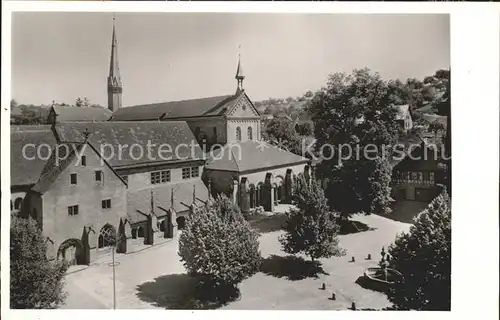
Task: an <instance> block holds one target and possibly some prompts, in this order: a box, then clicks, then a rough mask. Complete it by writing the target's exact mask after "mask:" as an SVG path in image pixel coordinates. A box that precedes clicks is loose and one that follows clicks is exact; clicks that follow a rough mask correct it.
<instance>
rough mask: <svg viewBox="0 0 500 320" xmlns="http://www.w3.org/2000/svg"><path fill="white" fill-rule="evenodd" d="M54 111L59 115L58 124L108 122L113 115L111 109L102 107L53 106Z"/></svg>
mask: <svg viewBox="0 0 500 320" xmlns="http://www.w3.org/2000/svg"><path fill="white" fill-rule="evenodd" d="M52 110H54V112H55V113H56V115H57V118H56V121H57V122H76V121H86V122H92V121H107V120H109V118H111V116H112V114H113V113H112V112H111V111H110V110H109V109H105V108H101V107H66V106H53V107H52Z"/></svg>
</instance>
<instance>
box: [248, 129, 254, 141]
mask: <svg viewBox="0 0 500 320" xmlns="http://www.w3.org/2000/svg"><path fill="white" fill-rule="evenodd" d="M247 135H248V140H253V134H252V127H248V130H247Z"/></svg>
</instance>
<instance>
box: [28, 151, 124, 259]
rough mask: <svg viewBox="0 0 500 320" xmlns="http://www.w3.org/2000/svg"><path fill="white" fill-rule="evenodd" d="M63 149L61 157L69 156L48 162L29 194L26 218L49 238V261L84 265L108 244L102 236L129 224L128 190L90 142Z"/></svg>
mask: <svg viewBox="0 0 500 320" xmlns="http://www.w3.org/2000/svg"><path fill="white" fill-rule="evenodd" d="M59 148H60V152H59V155H61V154H64V153H63V152H67V153H69V154H67V153H66V154H64V156H62V157H61V159H58V158H57V157H56V155H55V153H54V154H53V156H52V157H51V158H50V159H49V160H48V162H47V163H46V166H45V168H44V170H43V172H42V174H41V176H40V178H39V179H38V181H37V183H36V184H35V185H34V186H33V188H31V190H30V191H28V194H27V196H26V197H27V201H26V203H27V206H28V207H27V208H26V209H25V213H26V214H29V215H30V216H31V217H33V218H34V219H36V221H37V222H38V224H39V225H40V227H41V229H42V232H43V233H44V235H46V236H47V241H48V247H49V250H48V257H49V258H56V257H57V258H66V259H67V260H69V261H72V260H75V261H72V262H74V263H85V262H88V261H90V260H92V258H91V256H93V255H94V254H95V253H96V250H98V249H99V248H102V247H104V246H105V245H106V243H105V242H104V239H103V238H102V237H101V239H99V237H100V235H101V234H102V232H101V231H102V230H103V229H109V230H110V231H112V232H113V233H115V234H116V232H117V231H116V230H118V228H119V225H120V222H122V223H123V222H124V221H125V220H126V218H127V215H126V196H127V185H126V183H125V181H124V180H123V179H122V178H121V177H120V176H119V175H118V174H117V173H116V172H115V171H114V170H113V169H112V168H111V166H110V165H109V163H107V161H105V160H104V159H103V158H102V157H101V155H100V154H99V152H98V151H97V149H95V147H94V146H92V145H91V144H90V143H73V144H62V145H60V146H59ZM63 149H64V150H63ZM86 245H88V248H87V249H88V250H85V246H86ZM67 250H69V251H67Z"/></svg>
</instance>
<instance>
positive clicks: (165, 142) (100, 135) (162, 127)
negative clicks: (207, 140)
mask: <svg viewBox="0 0 500 320" xmlns="http://www.w3.org/2000/svg"><path fill="white" fill-rule="evenodd" d="M55 130H56V132H57V135H58V137H59V139H60V140H61V141H63V142H64V141H66V142H77V141H79V142H81V141H83V140H84V132H85V130H88V132H89V141H90V142H91V143H92V144H93V145H94V147H96V148H97V150H102V153H103V157H104V158H105V159H107V160H108V161H109V163H110V164H111V165H112V166H113V167H119V166H127V165H143V164H153V163H162V162H173V161H189V160H198V159H202V158H203V151H202V149H201V148H200V147H199V146H198V145H197V143H196V139H195V137H194V136H193V133H192V132H191V130H190V129H189V127H188V125H187V123H186V122H185V121H162V122H146V121H144V122H114V121H107V122H88V123H83V122H74V123H59V124H57V125H56V127H55ZM181 144H184V145H186V146H189V147H182V146H181ZM192 144H195V145H196V146H195V147H194V148H191V145H192ZM133 145H134V146H139V147H132V146H133ZM148 145H150V147H149V148H150V151H151V152H150V154H151V157H148V156H147V155H148ZM119 146H122V152H121V153H120V150H119ZM177 146H181V147H179V148H178V149H177V151H178V152H177V154H176V152H175V151H176V148H177ZM168 147H170V149H168ZM160 148H162V149H161V150H162V152H163V153H160V152H159V150H160ZM191 149H192V150H193V151H194V152H191ZM112 150H113V151H112ZM141 150H142V152H143V156H142V157H141V156H140V152H141ZM161 157H164V159H161Z"/></svg>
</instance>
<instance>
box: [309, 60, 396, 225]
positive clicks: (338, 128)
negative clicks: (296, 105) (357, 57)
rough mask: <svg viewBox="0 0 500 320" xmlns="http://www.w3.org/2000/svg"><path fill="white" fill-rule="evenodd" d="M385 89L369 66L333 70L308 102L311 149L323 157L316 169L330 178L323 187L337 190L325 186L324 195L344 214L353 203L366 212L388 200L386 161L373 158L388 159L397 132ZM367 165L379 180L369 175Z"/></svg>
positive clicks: (389, 97)
mask: <svg viewBox="0 0 500 320" xmlns="http://www.w3.org/2000/svg"><path fill="white" fill-rule="evenodd" d="M390 94H391V92H390V90H388V85H387V83H386V82H384V81H383V80H382V79H381V77H380V75H378V74H377V73H371V72H370V71H369V70H368V69H362V70H354V71H353V73H352V74H350V75H347V74H344V73H335V74H333V75H331V76H330V77H329V80H328V83H327V85H326V87H325V88H323V90H322V91H321V92H319V93H317V94H316V96H315V98H314V99H313V101H312V103H311V104H310V106H309V107H308V110H309V113H310V114H311V115H312V120H313V122H314V134H315V138H316V144H315V147H316V153H317V154H319V155H321V156H322V157H323V160H322V161H321V163H320V165H319V166H318V170H317V171H318V174H319V175H320V176H321V177H322V178H326V179H327V180H328V181H330V184H335V185H333V186H329V188H328V189H330V188H334V189H335V190H336V192H331V191H330V190H328V192H327V195H328V197H329V201H330V204H332V205H333V206H334V207H333V208H334V209H336V210H339V211H340V212H341V213H342V214H343V215H344V216H349V215H350V214H352V213H355V212H357V210H358V209H363V211H364V212H365V213H371V212H372V211H373V209H374V208H378V207H379V205H382V204H387V203H388V199H387V196H386V190H387V189H388V188H389V185H390V179H386V172H387V163H386V161H374V159H376V158H385V159H387V158H388V156H390V154H391V146H393V145H394V144H395V142H396V140H397V137H398V132H399V128H398V125H397V122H396V121H395V118H396V112H397V111H396V109H395V108H391V107H390V106H391V104H392V103H391V96H390ZM360 119H362V121H360ZM367 146H369V147H367ZM326 147H328V148H326ZM372 151H373V152H372ZM370 170H375V172H377V175H379V177H381V180H379V181H377V180H376V179H373V177H372V174H374V173H372V172H371V171H370ZM382 184H383V185H382ZM373 192H377V194H373ZM386 209H387V208H380V210H382V211H385V210H386ZM365 210H366V211H365Z"/></svg>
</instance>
